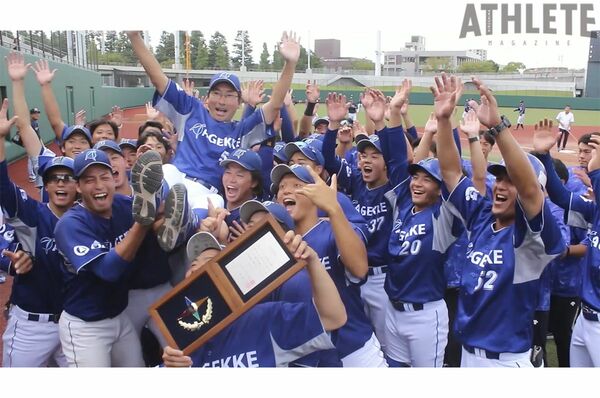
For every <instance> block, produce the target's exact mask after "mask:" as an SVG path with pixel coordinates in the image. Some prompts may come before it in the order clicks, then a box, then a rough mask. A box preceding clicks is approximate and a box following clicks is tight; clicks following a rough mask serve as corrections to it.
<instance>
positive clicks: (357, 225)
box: [318, 192, 371, 242]
mask: <svg viewBox="0 0 600 398" xmlns="http://www.w3.org/2000/svg"><path fill="white" fill-rule="evenodd" d="M337 199H338V203H339V204H340V207H341V208H342V211H343V212H344V215H345V216H346V218H347V219H348V221H349V222H350V224H352V228H354V230H355V231H356V232H359V233H360V235H361V238H363V240H364V241H365V242H368V241H369V239H370V238H371V233H370V232H369V226H368V224H367V220H365V218H364V217H363V216H362V215H361V214H360V213H359V212H358V211H357V210H356V209H355V208H354V205H353V204H352V200H350V198H349V197H348V196H347V195H345V194H343V193H342V192H338V193H337ZM318 216H319V217H328V216H327V213H326V212H325V211H323V210H321V209H319V210H318Z"/></svg>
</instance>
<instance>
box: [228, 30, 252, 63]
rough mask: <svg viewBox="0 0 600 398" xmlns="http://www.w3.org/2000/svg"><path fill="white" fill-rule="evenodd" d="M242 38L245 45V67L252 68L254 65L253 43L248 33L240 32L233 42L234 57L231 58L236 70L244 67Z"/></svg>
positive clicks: (245, 31)
mask: <svg viewBox="0 0 600 398" xmlns="http://www.w3.org/2000/svg"><path fill="white" fill-rule="evenodd" d="M242 38H243V43H244V65H245V66H246V67H250V66H252V64H253V63H254V61H253V60H252V43H251V42H250V37H249V36H248V31H247V30H243V31H242V30H238V31H237V35H236V36H235V40H234V42H233V57H232V58H231V62H232V64H233V66H234V68H239V67H240V66H241V65H242Z"/></svg>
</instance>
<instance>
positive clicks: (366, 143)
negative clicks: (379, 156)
mask: <svg viewBox="0 0 600 398" xmlns="http://www.w3.org/2000/svg"><path fill="white" fill-rule="evenodd" d="M368 147H373V148H375V149H377V151H379V153H383V151H382V150H381V140H379V136H378V135H377V134H373V135H371V136H370V137H369V138H366V139H362V140H360V141H358V144H356V150H357V151H358V152H364V151H365V149H367V148H368Z"/></svg>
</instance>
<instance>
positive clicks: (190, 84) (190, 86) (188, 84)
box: [183, 79, 195, 97]
mask: <svg viewBox="0 0 600 398" xmlns="http://www.w3.org/2000/svg"><path fill="white" fill-rule="evenodd" d="M194 85H195V84H194V81H193V80H190V79H183V91H184V92H185V93H186V94H187V95H189V96H190V97H193V96H194Z"/></svg>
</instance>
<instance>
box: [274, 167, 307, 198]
mask: <svg viewBox="0 0 600 398" xmlns="http://www.w3.org/2000/svg"><path fill="white" fill-rule="evenodd" d="M288 174H293V175H294V176H296V178H298V179H299V180H300V181H304V182H305V183H307V184H314V183H315V180H314V179H313V178H312V176H311V175H310V172H309V171H308V167H306V166H303V165H301V164H294V165H292V166H288V165H287V164H278V165H277V166H275V167H273V170H271V182H272V184H271V192H273V193H275V192H276V191H277V190H278V189H279V183H280V182H281V179H282V178H283V177H284V176H286V175H288Z"/></svg>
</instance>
